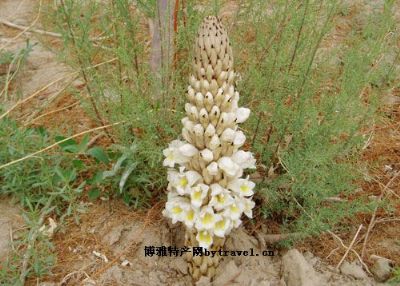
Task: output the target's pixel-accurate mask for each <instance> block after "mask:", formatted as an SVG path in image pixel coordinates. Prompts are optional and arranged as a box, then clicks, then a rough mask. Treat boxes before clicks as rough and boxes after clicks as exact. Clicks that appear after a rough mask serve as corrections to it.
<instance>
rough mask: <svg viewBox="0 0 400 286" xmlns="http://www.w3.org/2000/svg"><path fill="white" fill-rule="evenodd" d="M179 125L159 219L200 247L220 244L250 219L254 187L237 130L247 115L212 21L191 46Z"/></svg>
mask: <svg viewBox="0 0 400 286" xmlns="http://www.w3.org/2000/svg"><path fill="white" fill-rule="evenodd" d="M194 51H195V53H194V59H193V74H192V75H191V76H190V79H189V83H190V85H189V86H188V91H187V103H186V104H185V111H186V115H187V116H186V117H184V118H183V119H182V125H183V128H182V138H183V140H174V141H172V142H171V143H170V145H169V147H168V148H167V149H165V150H164V151H163V153H164V156H165V160H164V163H163V164H164V166H167V167H169V168H170V169H169V170H168V182H169V184H168V191H169V193H168V201H167V203H166V207H165V210H164V211H163V214H164V215H165V216H167V217H169V218H171V219H172V222H173V223H176V222H183V223H184V224H185V225H186V227H187V228H188V229H190V230H191V231H192V232H195V233H196V240H197V242H198V244H199V245H200V246H202V247H205V248H209V247H210V246H211V245H212V244H213V241H214V238H215V237H219V238H223V237H225V236H226V235H228V234H229V232H230V231H231V230H232V229H233V228H235V227H238V226H239V225H240V224H241V217H242V214H245V215H246V216H248V217H252V209H253V207H254V202H253V201H252V195H253V192H254V191H253V190H254V186H255V184H254V183H253V182H251V181H250V180H249V179H248V177H247V178H243V170H244V169H246V168H255V159H254V158H253V155H252V154H251V153H250V152H247V151H243V150H240V148H241V147H242V146H243V144H244V142H245V140H246V137H245V135H244V134H243V132H242V131H241V130H239V128H238V124H240V123H242V122H244V121H245V120H246V119H247V118H248V116H249V114H250V110H249V109H247V108H244V107H239V106H238V102H239V93H238V92H237V91H236V89H235V85H234V79H235V72H234V70H233V56H232V49H231V45H230V43H229V38H228V35H227V33H226V30H225V29H224V28H223V26H222V24H221V22H220V20H219V19H218V18H216V17H207V18H205V19H204V21H203V23H202V25H201V27H200V28H199V31H198V34H197V38H196V41H195V45H194Z"/></svg>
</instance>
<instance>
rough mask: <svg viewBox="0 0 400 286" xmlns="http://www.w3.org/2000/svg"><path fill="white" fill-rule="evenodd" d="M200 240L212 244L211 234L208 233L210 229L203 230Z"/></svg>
mask: <svg viewBox="0 0 400 286" xmlns="http://www.w3.org/2000/svg"><path fill="white" fill-rule="evenodd" d="M199 239H200V241H204V242H206V243H207V244H211V239H212V238H211V235H210V234H209V233H208V231H202V232H200V236H199Z"/></svg>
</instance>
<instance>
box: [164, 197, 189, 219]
mask: <svg viewBox="0 0 400 286" xmlns="http://www.w3.org/2000/svg"><path fill="white" fill-rule="evenodd" d="M189 209H190V204H189V200H188V199H186V198H182V197H179V198H176V199H174V200H170V201H167V203H166V204H165V210H164V211H163V215H164V216H167V217H169V218H171V219H172V223H173V224H175V223H176V222H178V221H184V218H185V213H186V211H187V210H189Z"/></svg>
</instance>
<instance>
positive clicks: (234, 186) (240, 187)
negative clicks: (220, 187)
mask: <svg viewBox="0 0 400 286" xmlns="http://www.w3.org/2000/svg"><path fill="white" fill-rule="evenodd" d="M255 185H256V184H254V183H253V182H252V181H249V179H248V177H247V178H246V179H234V180H232V181H230V182H229V184H228V189H230V190H232V191H234V192H235V193H236V194H238V195H239V196H251V195H253V194H254V191H253V189H254V187H255Z"/></svg>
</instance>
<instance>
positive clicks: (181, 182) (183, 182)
mask: <svg viewBox="0 0 400 286" xmlns="http://www.w3.org/2000/svg"><path fill="white" fill-rule="evenodd" d="M179 184H180V185H181V186H182V187H186V186H187V184H188V180H187V179H186V177H184V178H182V179H181V180H180V181H179Z"/></svg>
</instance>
